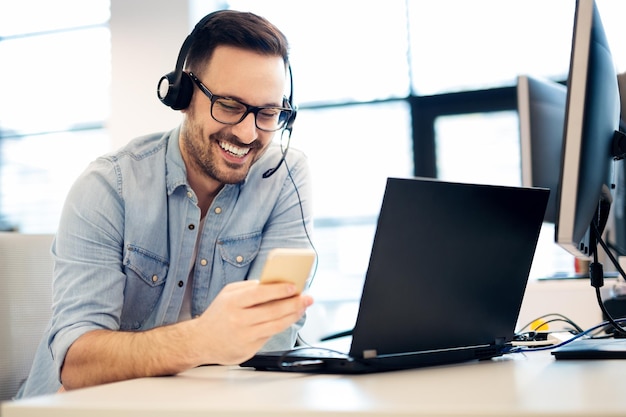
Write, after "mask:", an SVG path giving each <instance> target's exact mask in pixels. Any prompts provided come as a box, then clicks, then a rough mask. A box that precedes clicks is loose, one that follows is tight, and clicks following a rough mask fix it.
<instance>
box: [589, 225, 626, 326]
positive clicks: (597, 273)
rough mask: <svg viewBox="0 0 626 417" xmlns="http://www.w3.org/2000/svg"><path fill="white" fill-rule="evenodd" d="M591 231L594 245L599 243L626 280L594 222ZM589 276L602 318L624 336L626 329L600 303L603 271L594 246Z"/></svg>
mask: <svg viewBox="0 0 626 417" xmlns="http://www.w3.org/2000/svg"><path fill="white" fill-rule="evenodd" d="M591 229H592V230H593V234H594V236H595V240H596V243H600V246H602V249H603V250H604V251H605V253H606V255H607V256H608V257H609V259H610V260H611V262H612V263H613V266H615V268H616V269H617V270H618V271H619V273H620V274H621V276H622V277H623V278H624V279H626V275H625V274H624V270H623V269H622V267H621V266H620V265H619V262H618V261H617V260H616V259H615V257H614V256H613V254H612V253H611V251H610V250H609V249H608V247H607V245H606V243H605V242H604V240H603V239H602V235H601V234H600V231H599V230H598V227H597V226H596V224H595V222H592V224H591ZM589 274H590V277H591V285H592V286H593V287H594V288H595V290H596V299H597V301H598V305H599V306H600V309H601V310H602V313H603V314H604V317H606V319H607V320H608V322H609V323H610V324H611V326H613V328H614V329H615V331H616V332H617V333H619V334H620V335H622V336H626V329H624V328H623V327H622V326H620V325H619V324H618V323H617V322H616V321H615V319H613V317H612V316H611V314H610V313H609V312H608V310H607V309H606V306H605V305H604V302H603V301H602V296H601V294H600V288H601V287H602V286H603V285H604V276H603V271H602V264H600V263H599V262H598V249H597V245H596V248H595V250H594V251H593V264H591V266H590V268H589Z"/></svg>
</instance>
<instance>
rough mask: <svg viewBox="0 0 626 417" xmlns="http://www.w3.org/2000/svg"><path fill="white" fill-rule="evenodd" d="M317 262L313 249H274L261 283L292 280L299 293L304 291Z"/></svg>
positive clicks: (268, 258)
mask: <svg viewBox="0 0 626 417" xmlns="http://www.w3.org/2000/svg"><path fill="white" fill-rule="evenodd" d="M313 262H315V251H313V249H299V248H298V249H296V248H277V249H272V250H271V251H270V252H269V254H268V256H267V260H266V261H265V265H264V266H263V271H262V272H261V283H272V282H291V283H293V284H294V285H295V286H296V290H297V292H298V293H301V292H302V291H304V288H305V286H306V283H307V279H308V278H309V275H310V274H311V268H312V267H313Z"/></svg>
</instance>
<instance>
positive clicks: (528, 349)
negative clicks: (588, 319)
mask: <svg viewBox="0 0 626 417" xmlns="http://www.w3.org/2000/svg"><path fill="white" fill-rule="evenodd" d="M615 321H616V322H626V317H625V318H621V319H617V320H615ZM609 323H610V322H608V321H604V322H602V323H600V324H596V325H595V326H593V327H590V328H588V329H587V330H585V331H583V332H582V333H578V334H577V335H575V336H573V337H571V338H569V339H567V340H565V341H563V342H561V343H558V344H555V345H550V346H542V347H534V348H533V347H529V346H511V347H509V348H508V349H507V350H505V352H504V353H524V352H537V351H542V350H551V349H556V348H558V347H561V346H565V345H567V344H569V343H571V342H573V341H574V340H577V339H580V338H582V337H584V336H588V335H589V334H591V333H593V332H594V331H596V330H598V329H602V328H604V327H606V326H607V325H608V324H609Z"/></svg>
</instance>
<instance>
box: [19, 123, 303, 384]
mask: <svg viewBox="0 0 626 417" xmlns="http://www.w3.org/2000/svg"><path fill="white" fill-rule="evenodd" d="M178 135H179V129H175V130H173V131H171V132H168V133H165V134H158V135H151V136H145V137H142V138H138V139H135V140H134V141H132V142H130V143H129V144H128V145H127V146H125V147H124V148H122V149H120V150H119V151H117V152H115V153H111V154H109V155H105V156H103V157H101V158H98V159H97V160H96V161H94V162H93V163H91V164H90V165H89V167H88V168H87V169H86V171H85V172H84V173H83V174H82V175H81V176H80V177H79V178H78V179H77V181H76V182H75V184H74V185H73V187H72V189H71V190H70V192H69V194H68V197H67V200H66V203H65V206H64V209H63V213H62V216H61V221H60V225H59V229H58V233H57V235H56V237H55V241H54V243H53V245H52V254H53V257H54V260H55V267H54V279H53V312H52V320H51V323H50V326H49V329H48V330H47V334H46V335H44V338H43V340H42V343H41V345H40V346H39V349H38V351H37V354H36V357H35V361H34V364H33V368H32V370H31V373H30V376H29V378H28V380H27V381H26V383H25V385H24V386H23V387H22V389H21V391H20V393H19V394H18V397H25V396H33V395H39V394H46V393H52V392H56V391H57V390H58V389H59V388H60V382H59V375H60V369H61V366H62V364H63V361H64V359H65V355H66V352H67V350H68V348H69V347H70V345H71V344H72V343H73V342H74V341H75V340H76V339H77V338H78V337H79V336H81V335H83V334H84V333H86V332H89V331H91V330H97V329H109V330H127V331H138V330H146V329H151V328H154V327H157V326H163V325H167V324H170V323H174V322H176V321H177V319H178V314H179V311H180V308H181V305H182V302H183V295H184V292H185V286H186V283H187V279H188V275H189V272H190V270H191V268H192V266H194V265H195V268H194V276H193V290H192V302H191V304H192V315H194V316H195V315H199V314H201V313H202V312H203V311H204V310H205V309H206V308H207V306H208V305H209V304H210V303H211V301H212V300H213V299H214V298H215V296H216V295H217V294H218V292H219V291H220V290H221V289H222V288H223V287H224V286H225V285H226V284H228V283H230V282H235V281H241V280H244V279H257V278H258V277H259V276H260V272H261V268H262V266H263V263H264V261H265V259H266V256H267V253H268V251H269V250H270V249H272V248H276V247H306V246H308V245H309V242H308V239H307V235H306V231H305V229H304V224H305V223H306V227H307V228H308V230H309V231H310V227H311V199H310V195H311V190H310V181H309V169H308V164H307V160H306V158H305V156H304V155H303V154H302V153H301V152H299V151H297V150H295V149H290V151H289V152H288V154H287V162H288V167H289V170H290V172H291V175H292V177H293V180H294V182H295V184H296V185H297V191H296V189H295V187H294V184H293V183H292V181H291V179H290V178H289V176H288V171H287V169H286V168H285V164H283V165H282V166H281V167H280V169H279V170H278V171H277V172H276V173H274V175H272V176H271V177H269V178H263V177H262V174H263V173H264V172H265V171H267V170H268V169H269V168H271V167H274V166H275V165H276V164H277V163H278V161H279V160H280V157H281V150H280V147H279V146H278V145H276V144H272V145H270V147H269V148H268V149H267V151H266V152H265V154H264V155H263V156H262V157H261V158H260V159H259V160H258V161H257V162H256V163H255V164H254V165H253V166H252V168H251V170H250V172H249V174H248V176H247V178H246V179H245V180H244V181H242V182H241V183H239V184H233V185H226V186H225V187H224V188H223V189H222V190H221V191H220V192H219V194H218V195H217V197H216V198H215V199H214V201H213V203H212V205H211V207H210V209H209V211H208V213H207V214H206V220H205V225H204V228H203V229H202V230H201V231H202V236H201V237H200V240H199V246H198V252H197V256H196V257H195V258H194V257H193V254H194V246H195V244H196V239H197V237H198V236H197V234H198V232H199V230H200V227H199V225H200V208H199V207H198V205H197V198H196V195H195V193H194V192H193V190H192V189H191V187H190V186H189V184H188V182H187V174H186V169H185V165H184V163H183V159H182V156H181V153H180V149H179V145H178ZM298 194H299V196H300V197H298ZM299 199H301V203H300V201H299ZM301 210H302V211H301ZM303 216H304V217H303ZM303 320H304V319H303ZM303 320H301V321H300V322H299V323H297V324H296V325H294V326H292V328H291V329H289V330H288V331H286V332H283V333H281V334H279V335H276V336H275V337H274V338H272V339H271V340H270V341H269V342H268V343H267V344H266V345H265V346H264V350H274V349H284V348H289V347H292V346H293V344H294V341H295V336H296V332H297V330H298V329H299V328H300V326H301V325H302V324H303Z"/></svg>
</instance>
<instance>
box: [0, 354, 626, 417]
mask: <svg viewBox="0 0 626 417" xmlns="http://www.w3.org/2000/svg"><path fill="white" fill-rule="evenodd" d="M625 389H626V361H620V360H598V361H556V360H555V359H553V357H552V356H551V355H550V354H549V353H543V352H541V353H540V352H535V353H532V354H528V355H526V356H524V355H522V354H515V355H507V356H505V357H502V358H498V359H495V360H490V361H484V362H471V363H462V364H456V365H448V366H438V367H431V368H421V369H414V370H407V371H395V372H387V373H378V374H368V375H354V376H339V375H313V374H299V373H277V372H260V371H254V370H251V369H242V368H238V367H221V366H210V367H201V368H196V369H192V370H189V371H187V372H183V373H181V374H179V375H176V376H172V377H159V378H144V379H136V380H131V381H124V382H118V383H114V384H108V385H102V386H99V387H93V388H86V389H82V390H77V391H73V392H67V393H63V394H57V395H50V396H42V397H38V398H31V399H25V400H20V401H14V402H7V403H4V404H3V405H2V413H1V414H2V416H3V417H35V416H36V417H53V416H54V417H56V416H58V417H60V416H63V417H75V416H76V417H78V416H80V417H84V416H89V417H101V416H128V417H144V416H145V417H147V416H150V417H160V416H176V417H186V416H207V415H219V416H272V417H276V416H318V415H324V416H343V417H345V416H357V415H358V416H385V417H391V416H498V417H504V416H509V417H511V416H513V417H515V416H530V415H532V416H620V417H623V416H625V415H626V395H624V392H625V391H624V390H625Z"/></svg>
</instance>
